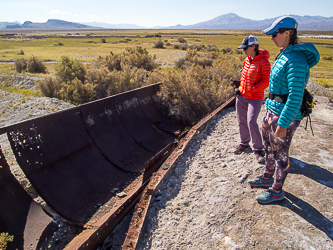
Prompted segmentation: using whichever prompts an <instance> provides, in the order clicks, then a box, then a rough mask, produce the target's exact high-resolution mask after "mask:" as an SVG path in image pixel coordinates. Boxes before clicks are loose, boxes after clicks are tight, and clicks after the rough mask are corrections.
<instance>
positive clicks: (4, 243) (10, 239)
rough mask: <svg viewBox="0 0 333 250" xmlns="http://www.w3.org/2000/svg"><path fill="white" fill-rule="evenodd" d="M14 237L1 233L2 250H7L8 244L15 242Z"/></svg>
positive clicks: (0, 246)
mask: <svg viewBox="0 0 333 250" xmlns="http://www.w3.org/2000/svg"><path fill="white" fill-rule="evenodd" d="M13 240H14V236H13V235H9V234H8V233H1V234H0V249H1V250H6V249H7V243H8V242H13Z"/></svg>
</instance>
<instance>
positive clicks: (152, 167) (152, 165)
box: [142, 142, 177, 182]
mask: <svg viewBox="0 0 333 250" xmlns="http://www.w3.org/2000/svg"><path fill="white" fill-rule="evenodd" d="M176 146H177V142H172V143H169V144H168V145H167V146H166V147H165V148H163V149H162V150H161V151H160V152H159V153H157V154H156V155H155V156H154V157H153V158H151V159H150V160H149V161H147V162H146V163H145V171H144V173H143V180H142V182H145V181H147V180H148V179H149V178H150V177H151V175H152V173H153V172H155V171H156V170H157V169H158V168H159V167H160V166H161V164H162V163H163V162H164V161H165V160H166V159H167V158H168V156H169V155H170V154H171V153H172V151H173V149H174V148H175V147H176Z"/></svg>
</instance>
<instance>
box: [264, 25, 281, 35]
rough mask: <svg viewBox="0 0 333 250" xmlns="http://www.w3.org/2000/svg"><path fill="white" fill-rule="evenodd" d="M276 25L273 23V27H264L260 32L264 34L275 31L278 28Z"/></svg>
mask: <svg viewBox="0 0 333 250" xmlns="http://www.w3.org/2000/svg"><path fill="white" fill-rule="evenodd" d="M276 26H277V25H274V26H273V27H272V26H271V27H269V28H267V29H264V30H263V31H262V32H264V33H265V34H266V35H271V34H273V33H274V32H275V31H277V30H278V29H279V28H278V27H276Z"/></svg>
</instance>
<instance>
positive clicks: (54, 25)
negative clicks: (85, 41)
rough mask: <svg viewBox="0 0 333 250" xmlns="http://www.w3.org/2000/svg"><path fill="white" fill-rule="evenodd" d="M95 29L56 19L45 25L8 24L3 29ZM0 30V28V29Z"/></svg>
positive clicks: (28, 23)
mask: <svg viewBox="0 0 333 250" xmlns="http://www.w3.org/2000/svg"><path fill="white" fill-rule="evenodd" d="M92 28H96V27H91V26H88V25H84V24H80V23H72V22H67V21H63V20H58V19H49V20H48V21H47V22H46V23H33V22H30V21H26V22H24V23H23V24H22V25H20V24H18V23H15V24H8V25H7V26H6V27H5V28H4V29H8V30H14V29H22V30H25V29H29V30H70V29H92ZM0 29H1V28H0Z"/></svg>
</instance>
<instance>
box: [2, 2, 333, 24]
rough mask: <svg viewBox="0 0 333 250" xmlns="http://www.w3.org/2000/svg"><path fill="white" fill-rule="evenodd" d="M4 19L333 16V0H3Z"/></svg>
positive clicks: (179, 20)
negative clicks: (232, 15)
mask: <svg viewBox="0 0 333 250" xmlns="http://www.w3.org/2000/svg"><path fill="white" fill-rule="evenodd" d="M0 6H1V8H0V22H5V21H6V22H14V21H19V22H21V23H23V22H24V21H32V22H40V23H43V22H46V21H47V20H48V19H61V20H65V21H69V22H81V23H82V22H104V23H109V24H124V23H127V24H136V25H139V26H143V27H147V28H149V27H154V26H173V25H177V24H182V25H189V24H196V23H199V22H204V21H208V20H210V19H213V18H215V17H217V16H220V15H223V14H228V13H235V14H237V15H239V16H241V17H244V18H249V19H253V20H264V19H267V18H274V17H277V16H281V15H288V14H292V15H300V16H304V15H310V16H319V15H320V16H324V17H332V16H333V0H302V1H301V0H297V1H295V0H294V1H290V0H279V1H276V0H274V1H271V0H250V1H249V0H234V1H233V0H192V1H188V0H185V1H180V0H165V1H160V0H80V1H70V0H67V1H66V0H53V1H50V0H30V1H27V0H15V1H8V0H0Z"/></svg>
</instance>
